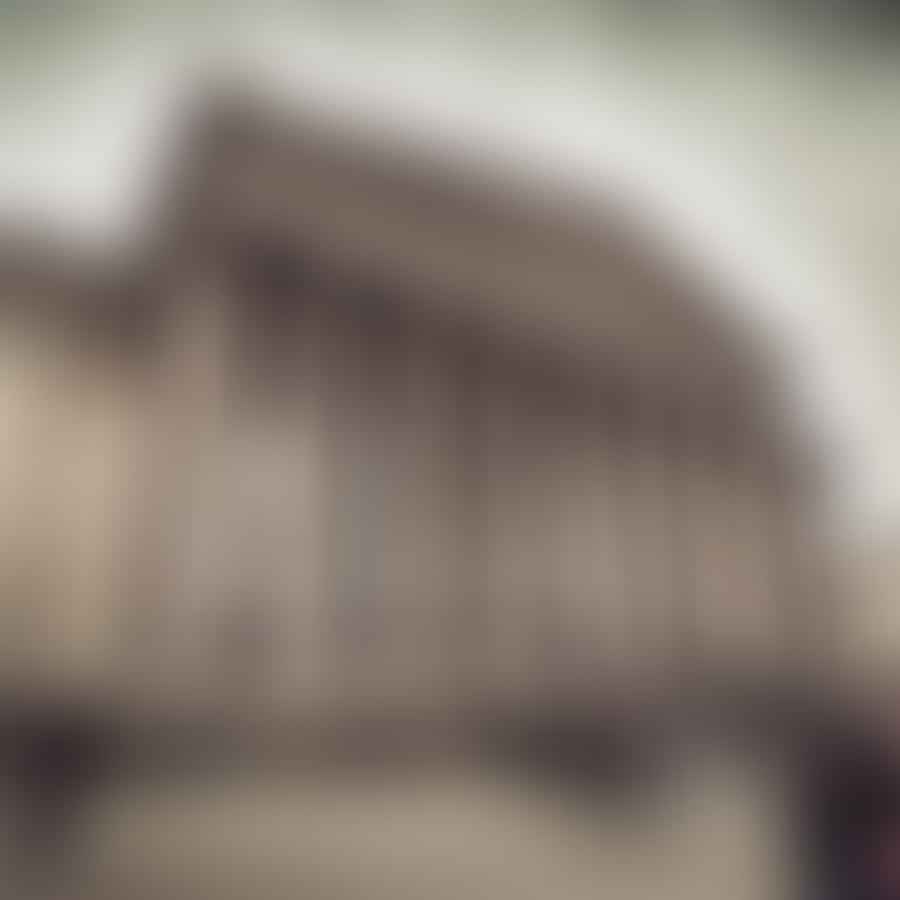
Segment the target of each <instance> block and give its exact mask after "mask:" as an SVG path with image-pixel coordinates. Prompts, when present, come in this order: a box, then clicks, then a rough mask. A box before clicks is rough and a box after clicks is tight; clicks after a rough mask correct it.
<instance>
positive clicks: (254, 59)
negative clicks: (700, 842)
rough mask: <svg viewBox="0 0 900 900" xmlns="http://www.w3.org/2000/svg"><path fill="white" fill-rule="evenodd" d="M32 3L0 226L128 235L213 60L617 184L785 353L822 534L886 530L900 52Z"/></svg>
mask: <svg viewBox="0 0 900 900" xmlns="http://www.w3.org/2000/svg"><path fill="white" fill-rule="evenodd" d="M39 6H40V4H21V5H16V4H8V5H6V6H4V7H3V11H2V15H3V17H4V20H5V21H4V23H3V25H2V27H0V33H2V35H3V37H2V45H0V46H2V56H0V81H2V83H3V88H2V90H3V91H4V93H5V94H6V96H5V97H4V102H3V104H2V107H0V109H2V112H0V127H2V129H3V135H2V137H3V139H2V141H0V201H2V209H3V213H4V216H5V217H7V216H12V217H15V216H21V215H32V216H34V215H41V216H46V217H47V218H49V219H50V220H51V221H55V222H58V223H60V224H61V225H62V226H63V227H65V228H66V229H69V230H71V231H72V233H73V235H77V238H78V239H79V240H82V241H84V242H86V243H91V244H94V245H96V246H100V247H111V246H113V245H114V244H115V243H117V242H119V243H121V242H123V241H125V242H127V241H128V240H130V239H134V238H135V237H136V236H137V235H138V234H139V230H138V225H139V223H140V222H141V221H142V217H144V216H146V213H147V201H148V199H150V198H149V197H148V194H151V195H152V185H153V183H154V180H153V179H154V177H158V170H159V167H160V165H161V164H162V162H163V161H164V159H165V158H166V152H167V149H168V145H167V143H166V136H167V135H168V134H169V133H170V131H169V128H170V125H171V123H172V120H173V110H174V109H175V108H176V107H177V100H178V98H179V96H180V94H181V93H182V89H183V86H184V85H185V84H188V83H190V82H191V81H193V80H195V79H196V77H197V76H198V75H199V74H201V73H203V72H205V71H207V70H209V69H210V68H223V67H238V68H241V67H242V68H244V69H249V70H251V71H252V72H253V73H254V74H255V75H256V76H257V77H258V78H260V79H261V80H263V81H266V82H267V83H268V84H269V85H270V86H271V89H272V91H273V92H281V93H285V94H287V95H288V96H290V95H291V94H296V95H297V96H300V97H304V98H309V97H310V96H312V97H314V98H318V99H319V100H324V101H325V102H328V103H330V104H333V105H334V106H335V107H336V108H339V109H343V110H344V111H345V114H347V115H348V116H351V117H353V118H355V119H365V120H367V121H372V122H378V121H382V120H384V121H387V122H388V123H389V125H390V127H392V128H394V129H396V130H399V131H404V130H408V131H411V132H417V133H419V134H420V135H421V133H423V132H428V133H431V134H433V135H435V136H436V137H435V139H436V140H441V141H451V140H453V141H459V142H461V143H464V144H467V145H469V146H470V147H475V148H483V150H484V152H485V153H488V152H490V153H492V154H496V155H498V156H500V157H501V158H502V156H503V155H504V154H508V155H515V156H516V157H517V158H519V159H524V160H525V161H527V162H529V163H530V164H533V165H534V167H535V170H536V171H546V172H554V173H558V174H564V175H565V176H566V177H567V178H577V179H580V180H581V181H583V183H584V184H585V189H586V190H589V189H590V188H591V186H592V185H596V186H602V185H604V184H608V183H610V182H613V183H616V184H620V185H625V186H628V188H629V189H630V190H632V191H634V192H635V194H637V195H641V202H643V203H646V205H647V207H648V209H652V210H653V211H654V215H655V216H656V217H657V218H658V219H659V221H660V224H661V227H663V228H668V229H669V230H670V231H671V232H672V233H673V234H674V235H676V236H677V237H678V238H679V239H681V240H684V242H685V245H686V246H687V245H690V247H692V248H693V249H692V252H695V253H697V254H699V255H700V256H701V257H703V259H704V260H705V262H707V263H708V264H709V265H711V266H712V267H713V268H715V269H717V270H719V271H722V272H724V273H727V276H728V277H729V278H731V279H733V280H734V281H735V283H736V284H737V283H739V284H740V287H741V290H739V291H736V292H735V296H736V297H740V298H742V301H741V302H742V303H745V305H746V308H742V309H740V310H737V314H739V315H742V316H749V317H750V319H751V320H752V321H754V322H755V323H756V325H757V326H758V328H760V329H762V333H763V334H764V335H767V336H768V339H770V340H772V341H773V342H775V343H777V344H778V345H779V349H780V350H781V352H782V353H784V354H785V355H787V356H788V357H789V358H790V359H792V360H795V361H796V376H797V377H796V382H795V383H794V384H793V385H792V387H791V392H792V396H794V395H797V396H799V397H800V398H801V404H802V407H803V410H804V412H805V414H806V415H807V416H808V417H809V419H810V421H811V422H812V423H813V427H814V428H815V429H816V433H817V434H819V435H820V436H821V439H822V440H823V441H824V442H826V443H827V445H828V446H829V447H831V448H833V450H834V452H835V453H836V454H837V455H838V456H839V458H840V459H841V461H842V465H841V466H840V469H839V471H840V473H841V477H840V479H839V482H838V484H837V485H836V490H837V493H836V499H837V506H836V509H837V513H838V522H839V525H840V527H842V528H847V529H849V530H850V532H851V533H853V534H854V535H862V536H865V535H866V534H867V533H868V532H869V530H871V529H875V530H877V531H879V532H882V533H885V532H887V533H890V532H896V533H900V403H897V402H896V400H897V397H898V396H900V390H898V389H900V358H898V357H900V354H898V352H897V351H898V347H900V303H898V302H897V300H898V298H897V293H898V289H900V178H898V177H897V176H898V171H897V169H898V163H897V160H898V159H900V114H898V113H900V54H893V56H895V57H898V61H897V62H894V60H893V59H892V54H890V53H885V52H883V48H880V47H879V48H875V47H874V46H872V45H866V44H862V43H858V42H853V41H850V40H847V41H843V42H842V41H831V40H829V41H826V40H825V39H824V38H821V37H820V38H818V39H813V38H812V37H811V36H810V35H808V34H804V33H803V32H802V29H801V30H800V33H798V32H797V31H791V32H790V33H788V32H787V31H786V30H785V29H784V28H782V29H780V30H778V29H774V28H773V27H771V26H769V25H767V24H765V23H760V22H759V21H757V20H755V19H748V18H746V17H744V16H742V15H741V14H740V13H739V12H735V11H732V9H731V4H728V3H721V4H718V5H709V4H697V3H683V4H681V5H680V7H679V8H680V9H681V10H682V14H679V15H678V16H667V17H666V18H665V20H664V21H655V20H653V19H652V17H650V18H649V19H648V18H646V17H645V18H642V19H640V20H636V19H635V18H634V17H633V16H628V15H624V13H623V9H625V8H626V7H623V6H621V5H620V6H612V5H611V6H609V7H608V9H607V10H606V12H602V11H601V12H597V13H595V14H594V15H592V16H590V17H584V16H583V15H579V16H575V15H566V14H563V10H564V9H565V8H566V7H564V5H563V4H560V5H559V7H555V6H554V5H553V4H551V3H545V4H534V3H520V4H517V3H506V4H504V3H497V4H483V3H482V4H477V3H455V4H450V5H448V4H430V3H427V2H419V3H416V4H402V3H379V4H367V3H355V4H303V3H293V4H279V5H278V6H277V7H275V6H272V7H271V9H266V10H263V9H262V7H261V6H260V5H258V4H257V5H254V6H252V7H249V6H248V7H247V9H246V10H245V11H243V12H241V11H234V10H236V9H237V7H232V10H233V11H232V12H230V13H229V14H228V15H227V16H225V15H223V14H222V12H221V11H214V10H212V6H213V5H212V4H193V5H192V7H191V10H190V12H185V11H182V12H179V13H175V12H173V10H174V9H175V6H174V5H172V4H169V5H166V10H167V11H166V12H165V13H160V12H158V11H153V7H152V6H149V5H148V6H143V5H141V4H127V3H126V4H117V5H115V6H110V7H109V9H108V10H107V11H105V12H101V13H99V14H98V13H92V14H90V15H89V14H86V13H81V14H79V13H76V12H70V13H63V12H60V11H59V10H60V9H63V8H64V6H63V5H60V6H59V7H55V6H54V7H53V8H52V9H50V7H47V9H49V11H48V12H44V13H43V14H39V13H37V12H36V10H37V9H38V8H39ZM449 6H452V11H450V12H448V11H447V10H448V7H449ZM575 6H576V7H577V4H575ZM71 8H72V9H73V10H74V9H75V7H74V6H73V7H71ZM597 8H600V7H599V6H598V7H597ZM709 9H718V10H719V13H718V14H717V15H710V14H708V13H704V14H702V15H701V14H700V13H699V12H698V10H707V11H708V10H709ZM876 51H877V52H876Z"/></svg>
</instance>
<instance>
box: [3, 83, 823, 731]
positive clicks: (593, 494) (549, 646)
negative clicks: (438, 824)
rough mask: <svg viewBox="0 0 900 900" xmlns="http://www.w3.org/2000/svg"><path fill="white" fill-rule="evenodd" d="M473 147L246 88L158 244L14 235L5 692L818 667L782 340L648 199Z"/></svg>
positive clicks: (236, 692) (815, 593) (405, 705)
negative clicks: (82, 250)
mask: <svg viewBox="0 0 900 900" xmlns="http://www.w3.org/2000/svg"><path fill="white" fill-rule="evenodd" d="M470 162H471V161H469V162H467V161H466V160H464V159H460V158H458V157H452V158H451V157H449V156H448V157H444V156H442V155H441V154H440V153H438V152H437V151H434V150H428V151H426V150H423V149H422V148H419V149H416V148H414V147H413V146H412V145H409V144H403V143H402V142H400V143H392V142H389V141H376V140H370V139H368V138H367V137H366V136H365V135H361V134H357V133H354V130H353V129H352V128H344V127H343V126H340V125H337V124H335V123H334V122H332V121H330V120H328V119H327V117H322V116H316V115H296V116H295V115H291V114H288V115H286V114H284V113H283V112H276V111H275V110H272V109H267V108H266V107H265V105H264V104H258V103H253V102H249V101H246V100H243V99H234V98H231V99H228V100H225V101H221V100H216V101H213V102H211V103H210V104H209V105H208V106H207V107H204V108H202V109H201V110H199V111H198V112H197V114H196V116H195V119H194V120H193V123H192V128H191V129H190V132H189V134H188V135H187V136H186V138H185V152H184V153H183V154H182V157H181V159H180V160H179V164H178V166H177V167H176V170H175V171H174V172H173V173H172V181H173V185H174V187H173V189H172V190H171V196H170V197H169V198H168V199H166V200H164V202H163V203H162V204H161V205H162V209H163V210H164V215H163V216H162V217H161V219H160V222H159V228H158V230H157V235H156V237H157V240H156V241H155V243H154V245H153V246H151V247H148V248H147V252H146V257H145V258H144V259H143V260H141V261H140V262H139V264H138V265H136V266H132V267H123V268H124V269H125V271H122V272H109V271H102V272H100V274H99V276H98V273H97V271H96V270H95V271H85V267H83V266H75V265H64V264H63V262H64V260H62V261H56V262H54V263H53V264H52V265H51V264H48V262H47V260H46V257H44V256H41V255H40V254H38V255H37V257H36V258H35V259H33V260H29V259H28V256H27V254H25V253H23V252H12V253H11V254H9V258H8V259H7V260H5V262H4V294H5V302H4V319H3V330H2V335H0V338H2V340H3V341H4V343H5V344H6V345H8V347H9V352H8V353H4V354H3V356H2V363H0V364H2V366H3V368H4V378H3V381H2V391H3V403H4V412H3V418H4V421H5V423H7V427H6V429H5V434H4V441H5V442H6V444H5V446H4V448H3V452H4V454H5V456H4V460H3V470H2V476H3V478H4V483H3V485H2V490H3V492H4V500H3V502H2V503H0V510H2V518H3V521H2V527H3V546H2V552H3V572H2V577H3V580H4V584H5V589H4V596H5V598H6V603H5V608H6V611H7V615H8V625H5V626H4V628H3V635H4V638H5V639H6V641H7V649H4V651H3V654H2V657H3V659H4V660H5V663H4V665H5V668H6V672H5V673H4V678H5V679H6V682H7V684H11V685H20V686H28V685H31V686H33V685H35V684H38V685H41V686H42V689H49V690H51V691H53V690H56V689H57V688H64V689H66V690H82V689H83V690H87V691H89V692H96V691H100V692H101V693H102V694H103V695H104V696H105V695H106V694H107V693H109V694H110V696H114V697H116V698H117V699H119V700H124V701H125V702H126V703H128V704H140V703H150V704H155V705H156V706H155V708H167V709H175V708H177V709H178V710H179V711H187V712H192V711H194V712H195V711H199V710H206V711H208V710H216V711H225V712H231V713H234V714H235V715H239V716H245V715H249V716H251V717H254V718H255V717H259V716H262V717H264V718H267V719H269V718H274V719H275V720H278V721H285V722H292V723H304V722H317V723H318V722H323V721H324V722H330V721H334V720H347V719H349V720H357V719H359V718H361V717H362V718H366V719H371V718H375V719H378V718H379V717H387V718H390V719H392V720H403V721H407V720H410V721H412V720H414V721H426V722H432V723H433V722H438V723H445V724H446V723H448V722H451V721H452V722H456V721H459V719H460V717H462V718H465V717H466V716H470V715H474V716H482V715H487V716H492V717H502V716H507V715H510V716H515V715H519V714H525V713H530V712H533V711H535V710H541V709H550V708H556V709H558V708H560V707H565V708H567V709H573V710H581V711H583V712H584V713H585V714H594V713H595V712H596V711H598V710H602V709H604V708H605V705H606V704H621V703H623V702H626V703H628V702H637V701H639V700H643V699H652V700H654V701H656V700H660V699H666V700H668V699H673V698H676V697H678V696H683V695H684V694H685V692H689V691H691V690H694V689H695V688H696V686H697V685H698V684H700V683H708V682H709V679H711V678H712V679H722V680H723V681H727V680H729V679H736V680H751V681H762V682H774V681H778V680H779V679H791V678H795V677H799V676H802V674H803V672H804V669H805V668H806V666H807V664H808V663H811V659H810V654H813V653H815V652H819V651H820V650H821V649H822V646H823V643H822V640H820V639H819V638H818V637H816V636H815V634H814V632H812V631H811V627H810V625H811V623H814V624H815V625H817V626H819V625H821V624H822V623H823V622H825V621H827V617H826V616H824V615H818V614H816V613H814V612H813V610H814V604H816V603H822V602H823V597H824V595H823V594H822V591H821V586H822V583H823V581H822V578H823V574H824V569H823V559H822V557H821V554H820V552H819V550H818V549H817V547H816V545H815V543H814V541H813V539H812V537H811V534H810V530H809V528H808V517H809V510H810V505H809V504H810V501H811V493H814V490H813V489H812V488H811V486H810V480H809V478H808V477H807V474H808V467H807V465H806V461H804V460H802V459H799V458H798V456H797V452H796V449H795V448H794V447H792V446H790V445H789V443H788V442H787V440H786V439H785V437H784V435H783V434H782V432H781V430H780V427H779V422H778V418H777V414H776V412H775V403H774V401H775V399H776V397H777V391H778V384H777V378H774V377H773V376H772V374H771V372H770V371H769V369H768V368H767V365H766V364H767V361H766V360H764V359H762V358H761V357H760V356H759V354H758V353H757V352H755V348H751V347H749V346H747V344H746V342H745V341H744V340H742V335H741V334H740V333H736V331H737V329H735V328H734V327H733V326H732V325H731V324H730V323H729V322H727V321H726V318H725V316H724V315H722V314H719V313H717V312H716V310H715V303H713V302H710V301H709V300H708V298H705V297H704V294H705V293H708V292H709V291H710V290H711V288H710V287H709V286H708V285H706V284H704V283H703V282H702V281H701V280H700V279H697V278H692V277H690V276H689V275H688V274H687V272H686V269H684V268H682V267H680V266H679V265H678V263H677V260H672V259H671V258H668V257H667V255H666V254H665V253H664V252H663V251H662V250H661V249H660V248H659V247H654V245H653V243H652V239H651V237H650V236H648V235H643V234H641V232H640V229H637V228H632V227H629V226H628V225H627V224H626V221H625V219H624V218H623V217H622V216H620V215H619V214H618V213H617V212H616V211H615V209H614V208H613V207H611V206H610V207H604V206H603V204H598V203H594V202H593V201H590V202H589V201H588V200H586V199H585V198H584V197H583V196H581V195H578V194H575V193H573V192H572V191H571V189H566V188H564V187H561V186H560V187H558V188H554V187H553V186H547V185H543V186H541V185H540V184H538V183H537V182H532V181H531V180H530V178H529V175H528V173H527V172H518V171H510V170H503V171H500V170H494V171H491V169H490V167H489V166H487V165H482V166H479V165H470V164H469V163H470ZM87 268H88V269H89V268H90V267H87Z"/></svg>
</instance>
